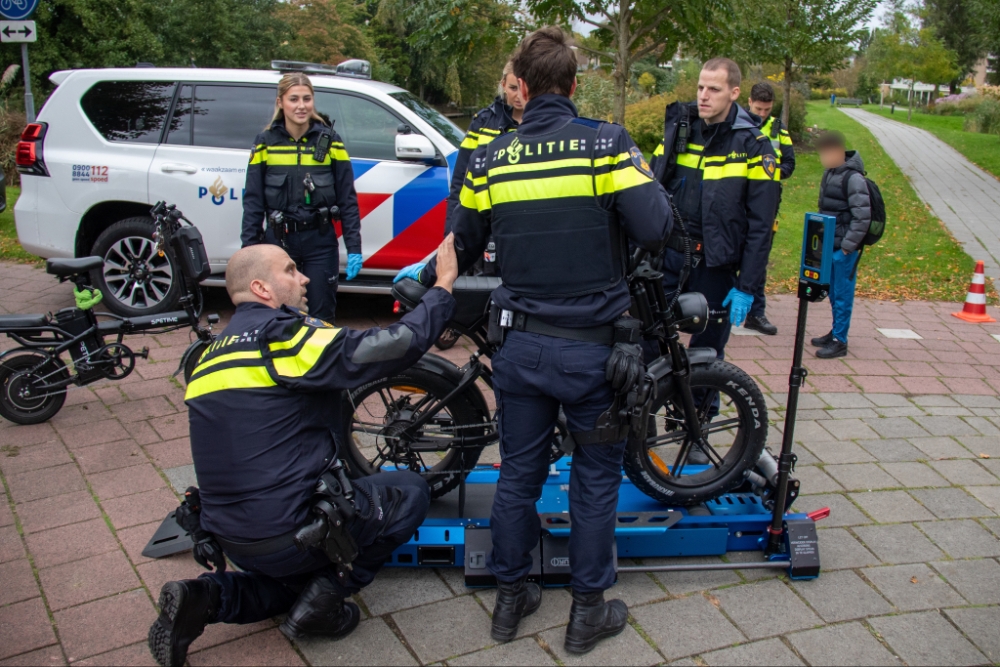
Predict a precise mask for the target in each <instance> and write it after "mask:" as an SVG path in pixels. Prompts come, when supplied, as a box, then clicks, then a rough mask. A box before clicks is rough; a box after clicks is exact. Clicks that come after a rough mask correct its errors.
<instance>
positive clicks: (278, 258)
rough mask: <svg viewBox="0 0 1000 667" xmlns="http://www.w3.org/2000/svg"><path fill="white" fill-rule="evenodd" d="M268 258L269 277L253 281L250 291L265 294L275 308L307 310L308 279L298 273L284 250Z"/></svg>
mask: <svg viewBox="0 0 1000 667" xmlns="http://www.w3.org/2000/svg"><path fill="white" fill-rule="evenodd" d="M278 250H279V252H275V253H273V254H272V255H271V257H269V258H268V263H269V264H270V267H271V276H270V278H269V279H268V280H267V281H254V283H260V284H259V285H256V286H255V285H253V284H251V289H252V290H253V291H254V292H255V293H257V294H258V295H260V296H264V295H265V294H266V297H265V298H266V299H267V300H268V301H269V302H270V303H271V304H272V305H273V306H274V307H275V308H279V307H281V306H291V307H293V308H299V309H300V310H308V305H307V302H306V285H308V284H309V279H308V278H306V277H305V275H303V274H301V273H299V270H298V267H296V266H295V262H293V261H292V258H291V257H289V256H288V253H286V252H285V251H284V250H280V248H279V249H278ZM255 287H256V289H254V288H255Z"/></svg>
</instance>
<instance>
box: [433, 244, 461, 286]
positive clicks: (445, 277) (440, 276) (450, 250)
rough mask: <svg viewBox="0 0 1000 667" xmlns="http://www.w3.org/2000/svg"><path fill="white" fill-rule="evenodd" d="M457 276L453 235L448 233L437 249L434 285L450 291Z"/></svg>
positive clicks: (456, 259) (456, 257) (456, 258)
mask: <svg viewBox="0 0 1000 667" xmlns="http://www.w3.org/2000/svg"><path fill="white" fill-rule="evenodd" d="M455 278H458V256H457V255H456V254H455V235H454V234H448V236H446V237H445V239H444V241H442V242H441V245H439V246H438V249H437V282H436V283H434V287H443V288H444V289H446V290H448V291H449V292H451V288H452V286H453V285H454V284H455Z"/></svg>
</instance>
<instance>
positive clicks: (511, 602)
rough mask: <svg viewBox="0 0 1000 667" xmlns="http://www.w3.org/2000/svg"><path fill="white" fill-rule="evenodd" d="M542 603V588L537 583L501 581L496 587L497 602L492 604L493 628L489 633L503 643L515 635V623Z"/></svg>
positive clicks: (536, 609) (533, 611)
mask: <svg viewBox="0 0 1000 667" xmlns="http://www.w3.org/2000/svg"><path fill="white" fill-rule="evenodd" d="M541 604H542V589H541V588H539V587H538V584H529V583H527V582H526V581H518V582H515V583H513V584H504V583H501V584H499V585H498V587H497V602H496V604H495V605H493V628H492V629H491V630H490V634H491V635H492V636H493V639H495V640H497V641H498V642H500V643H501V644H502V643H505V642H509V641H510V640H512V639H513V638H514V637H515V636H516V635H517V625H518V623H520V622H521V619H522V618H524V617H525V616H531V615H532V614H534V613H535V612H536V611H538V607H539V605H541Z"/></svg>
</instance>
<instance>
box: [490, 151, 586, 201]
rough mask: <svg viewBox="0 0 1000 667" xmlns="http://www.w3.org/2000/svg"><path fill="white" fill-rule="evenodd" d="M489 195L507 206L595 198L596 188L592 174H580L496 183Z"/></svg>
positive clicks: (491, 187)
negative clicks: (550, 200)
mask: <svg viewBox="0 0 1000 667" xmlns="http://www.w3.org/2000/svg"><path fill="white" fill-rule="evenodd" d="M584 162H588V160H584ZM489 193H490V200H491V201H492V202H493V203H494V204H505V203H507V202H515V201H532V200H539V199H559V198H561V197H593V196H594V186H593V179H592V177H591V175H590V174H579V175H575V176H553V177H551V178H533V179H525V180H521V181H509V182H507V183H495V184H493V185H490V189H489ZM480 210H482V209H480Z"/></svg>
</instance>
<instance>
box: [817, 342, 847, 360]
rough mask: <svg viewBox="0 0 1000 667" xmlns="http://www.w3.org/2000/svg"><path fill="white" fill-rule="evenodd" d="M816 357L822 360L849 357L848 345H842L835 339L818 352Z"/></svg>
mask: <svg viewBox="0 0 1000 667" xmlns="http://www.w3.org/2000/svg"><path fill="white" fill-rule="evenodd" d="M816 356H817V357H819V358H820V359H836V358H837V357H846V356H847V343H841V342H840V341H839V340H837V339H836V338H834V339H833V340H832V341H830V343H828V344H827V345H826V346H825V347H823V348H820V349H819V350H816Z"/></svg>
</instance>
